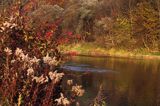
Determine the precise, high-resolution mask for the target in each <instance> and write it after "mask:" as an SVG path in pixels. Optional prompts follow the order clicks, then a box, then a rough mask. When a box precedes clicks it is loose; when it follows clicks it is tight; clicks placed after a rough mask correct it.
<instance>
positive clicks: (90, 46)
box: [59, 43, 160, 60]
mask: <svg viewBox="0 0 160 106" xmlns="http://www.w3.org/2000/svg"><path fill="white" fill-rule="evenodd" d="M59 49H60V50H61V51H62V54H66V55H78V56H92V57H120V58H134V59H159V60H160V52H148V51H147V50H146V49H135V50H132V51H131V50H124V49H115V48H112V49H105V48H103V47H99V46H98V45H96V44H94V43H76V44H70V45H61V46H60V47H59Z"/></svg>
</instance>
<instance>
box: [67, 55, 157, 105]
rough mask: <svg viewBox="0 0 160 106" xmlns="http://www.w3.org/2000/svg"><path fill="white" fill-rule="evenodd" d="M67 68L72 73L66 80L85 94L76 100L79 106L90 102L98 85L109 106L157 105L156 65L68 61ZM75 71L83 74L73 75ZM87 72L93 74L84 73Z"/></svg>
mask: <svg viewBox="0 0 160 106" xmlns="http://www.w3.org/2000/svg"><path fill="white" fill-rule="evenodd" d="M73 63H74V64H73ZM67 64H69V65H66V67H67V66H69V67H70V68H71V69H72V71H69V73H71V74H70V75H72V76H67V77H68V78H73V79H74V80H75V82H77V83H79V84H82V85H83V87H84V88H85V90H86V93H85V95H84V96H83V97H82V98H81V99H80V101H81V104H82V106H88V105H89V103H91V102H92V100H93V98H94V97H95V96H96V95H97V93H98V89H99V86H100V85H101V84H103V86H104V94H105V95H106V97H107V98H106V102H107V104H108V105H109V106H159V105H160V61H157V60H133V59H121V58H118V59H116V58H93V57H72V58H71V59H70V60H69V61H68V63H67ZM77 64H78V65H77ZM72 67H76V68H72ZM77 67H81V70H83V71H77V70H78V69H77ZM87 68H90V69H93V70H94V71H84V70H85V69H87ZM68 69H69V68H68ZM74 69H75V70H74ZM102 69H103V71H99V70H102ZM115 72H116V73H118V74H116V73H115Z"/></svg>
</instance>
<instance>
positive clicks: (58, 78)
mask: <svg viewBox="0 0 160 106" xmlns="http://www.w3.org/2000/svg"><path fill="white" fill-rule="evenodd" d="M18 5H19V4H18ZM13 7H17V8H16V9H15V13H14V12H13V13H12V12H11V13H9V14H6V16H5V15H4V17H1V19H2V21H1V22H0V36H1V40H0V57H1V58H0V61H1V62H0V68H1V69H0V105H11V106H12V105H18V106H20V105H36V106H37V105H38V106H41V105H42V106H52V105H55V106H56V105H60V106H61V105H64V106H68V105H72V104H74V103H75V102H77V100H76V97H79V96H82V95H83V94H84V90H83V89H82V86H79V85H77V84H73V83H72V84H71V83H70V84H69V85H68V86H70V90H69V93H70V95H67V94H66V93H65V91H64V90H62V84H61V82H62V80H63V77H64V76H65V75H64V73H63V72H60V71H59V66H60V64H61V61H62V57H61V54H60V52H59V50H58V49H57V46H58V45H59V44H60V42H62V43H65V42H63V37H60V36H61V34H62V30H61V22H62V19H61V18H56V19H55V20H54V21H53V22H51V23H48V22H45V23H43V22H42V23H41V25H40V26H38V27H37V28H34V27H29V26H28V24H27V21H28V20H30V17H28V16H26V15H24V14H22V13H21V9H20V8H19V6H13ZM9 10H10V9H9ZM6 11H7V10H6ZM9 15H10V16H9ZM66 83H67V82H66ZM67 92H68V91H67Z"/></svg>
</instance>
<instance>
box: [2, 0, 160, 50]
mask: <svg viewBox="0 0 160 106" xmlns="http://www.w3.org/2000/svg"><path fill="white" fill-rule="evenodd" d="M17 1H18V0H17ZM22 1H23V2H22V4H21V8H22V7H23V8H22V13H25V12H26V11H28V10H29V11H28V13H27V15H28V16H29V17H31V19H30V21H28V22H31V21H32V22H31V23H30V25H31V26H32V27H34V28H36V27H37V28H39V26H40V25H44V24H46V23H50V22H52V21H53V20H55V19H56V18H57V17H59V16H60V17H61V18H63V23H62V25H61V27H62V30H68V31H71V32H73V33H74V34H80V35H81V37H82V38H83V40H84V41H95V40H96V39H99V38H100V37H101V36H103V38H104V39H103V40H104V42H101V43H103V45H104V44H106V45H105V47H126V45H127V46H128V45H129V48H130V47H131V46H132V47H133V48H137V47H141V48H147V49H148V50H151V51H152V50H154V51H157V50H159V49H160V43H159V42H160V41H159V40H160V30H159V29H160V0H65V1H64V0H44V1H38V0H32V1H28V0H22ZM12 2H13V0H12V1H7V0H6V2H5V6H7V4H10V3H12ZM2 3H4V2H1V4H2ZM28 6H30V7H28ZM24 11H25V12H24ZM43 20H45V21H43ZM37 23H38V24H37ZM42 23H43V24H42ZM74 34H73V35H74ZM98 43H99V42H98Z"/></svg>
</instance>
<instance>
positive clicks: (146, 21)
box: [133, 2, 160, 50]
mask: <svg viewBox="0 0 160 106" xmlns="http://www.w3.org/2000/svg"><path fill="white" fill-rule="evenodd" d="M133 13H134V14H133V22H134V23H133V26H134V27H133V28H134V30H133V31H134V35H135V36H136V37H137V39H139V40H140V41H141V42H143V45H144V46H145V47H147V48H148V49H154V50H158V49H160V48H159V46H160V45H159V44H158V42H159V41H160V30H159V28H160V20H159V11H158V10H157V9H156V7H155V5H152V4H151V3H149V2H143V3H139V4H138V6H137V8H136V9H135V10H133Z"/></svg>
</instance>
